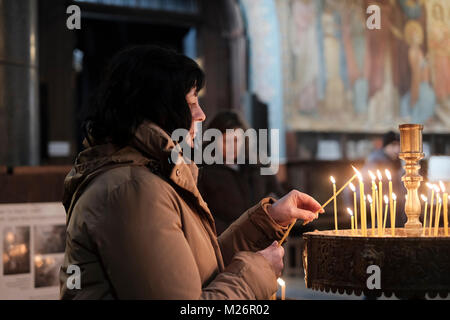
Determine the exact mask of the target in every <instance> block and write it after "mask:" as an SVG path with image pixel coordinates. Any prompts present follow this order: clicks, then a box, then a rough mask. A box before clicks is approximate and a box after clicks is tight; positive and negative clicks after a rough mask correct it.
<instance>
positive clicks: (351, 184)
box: [350, 182, 356, 192]
mask: <svg viewBox="0 0 450 320" xmlns="http://www.w3.org/2000/svg"><path fill="white" fill-rule="evenodd" d="M350 189H351V190H352V191H353V192H355V191H356V188H355V185H354V184H353V183H351V182H350Z"/></svg>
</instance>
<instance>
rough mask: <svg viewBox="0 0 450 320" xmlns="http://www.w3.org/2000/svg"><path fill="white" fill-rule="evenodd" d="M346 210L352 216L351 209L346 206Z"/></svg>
mask: <svg viewBox="0 0 450 320" xmlns="http://www.w3.org/2000/svg"><path fill="white" fill-rule="evenodd" d="M347 212H348V214H349V215H351V216H353V210H352V209H350V208H347Z"/></svg>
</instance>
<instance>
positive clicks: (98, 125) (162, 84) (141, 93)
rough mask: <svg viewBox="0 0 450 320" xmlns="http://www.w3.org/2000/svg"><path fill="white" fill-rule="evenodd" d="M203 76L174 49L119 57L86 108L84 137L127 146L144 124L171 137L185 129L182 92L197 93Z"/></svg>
mask: <svg viewBox="0 0 450 320" xmlns="http://www.w3.org/2000/svg"><path fill="white" fill-rule="evenodd" d="M204 78H205V76H204V73H203V71H202V70H201V69H200V67H199V66H198V64H197V63H196V62H195V61H193V60H192V59H190V58H188V57H186V56H184V55H182V54H179V53H176V52H175V51H172V50H168V49H163V48H160V47H155V46H138V47H132V48H129V49H126V50H124V51H122V52H120V53H118V54H117V55H115V56H114V57H113V58H112V60H111V61H110V63H109V65H108V67H107V68H106V70H105V73H104V75H103V77H102V80H101V82H100V85H99V88H98V89H97V92H96V94H95V95H94V96H93V99H92V102H91V104H90V106H89V109H87V110H86V113H85V117H84V122H83V131H84V133H85V135H86V138H87V139H89V138H93V140H94V144H101V143H106V142H111V143H113V144H116V145H119V146H122V145H126V144H127V143H129V141H130V140H131V138H132V137H133V135H134V133H135V131H136V129H137V127H138V126H139V125H140V124H141V123H142V122H143V121H144V120H149V121H152V122H153V123H155V124H156V125H158V126H159V127H161V128H162V129H163V130H164V131H166V132H167V133H168V134H169V135H170V134H171V133H172V132H173V131H174V130H175V129H178V128H180V129H181V128H184V129H186V130H189V129H190V127H191V121H192V117H191V112H190V108H189V105H188V104H187V102H186V94H187V93H188V92H189V91H190V90H191V89H192V88H194V87H195V88H196V90H197V92H198V91H200V90H201V89H202V87H203V85H204ZM89 142H90V144H92V141H89Z"/></svg>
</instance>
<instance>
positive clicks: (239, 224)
mask: <svg viewBox="0 0 450 320" xmlns="http://www.w3.org/2000/svg"><path fill="white" fill-rule="evenodd" d="M274 202H275V200H274V199H273V198H264V199H263V200H261V201H260V202H259V203H258V204H257V205H255V206H254V207H252V208H250V209H249V210H247V211H246V212H245V213H244V214H242V215H241V216H240V217H239V219H237V220H236V221H235V222H233V224H232V225H231V226H229V227H228V229H227V230H225V232H223V233H222V234H221V235H220V236H219V239H218V240H219V245H220V248H221V250H222V256H223V260H224V263H225V265H228V263H230V262H231V261H232V258H233V256H234V255H235V254H236V253H238V252H240V251H251V252H256V251H259V250H262V249H265V248H267V247H268V246H270V245H271V244H272V243H273V241H275V240H277V241H279V240H281V239H282V238H283V235H284V233H285V232H286V231H287V229H288V227H282V226H280V225H279V224H277V223H276V222H275V221H274V220H273V219H272V218H271V217H270V216H269V214H268V213H267V206H269V205H271V204H272V203H274Z"/></svg>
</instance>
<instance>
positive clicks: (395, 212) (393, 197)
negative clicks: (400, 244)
mask: <svg viewBox="0 0 450 320" xmlns="http://www.w3.org/2000/svg"><path fill="white" fill-rule="evenodd" d="M392 199H393V200H394V235H395V219H396V217H397V195H396V194H395V193H392Z"/></svg>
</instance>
